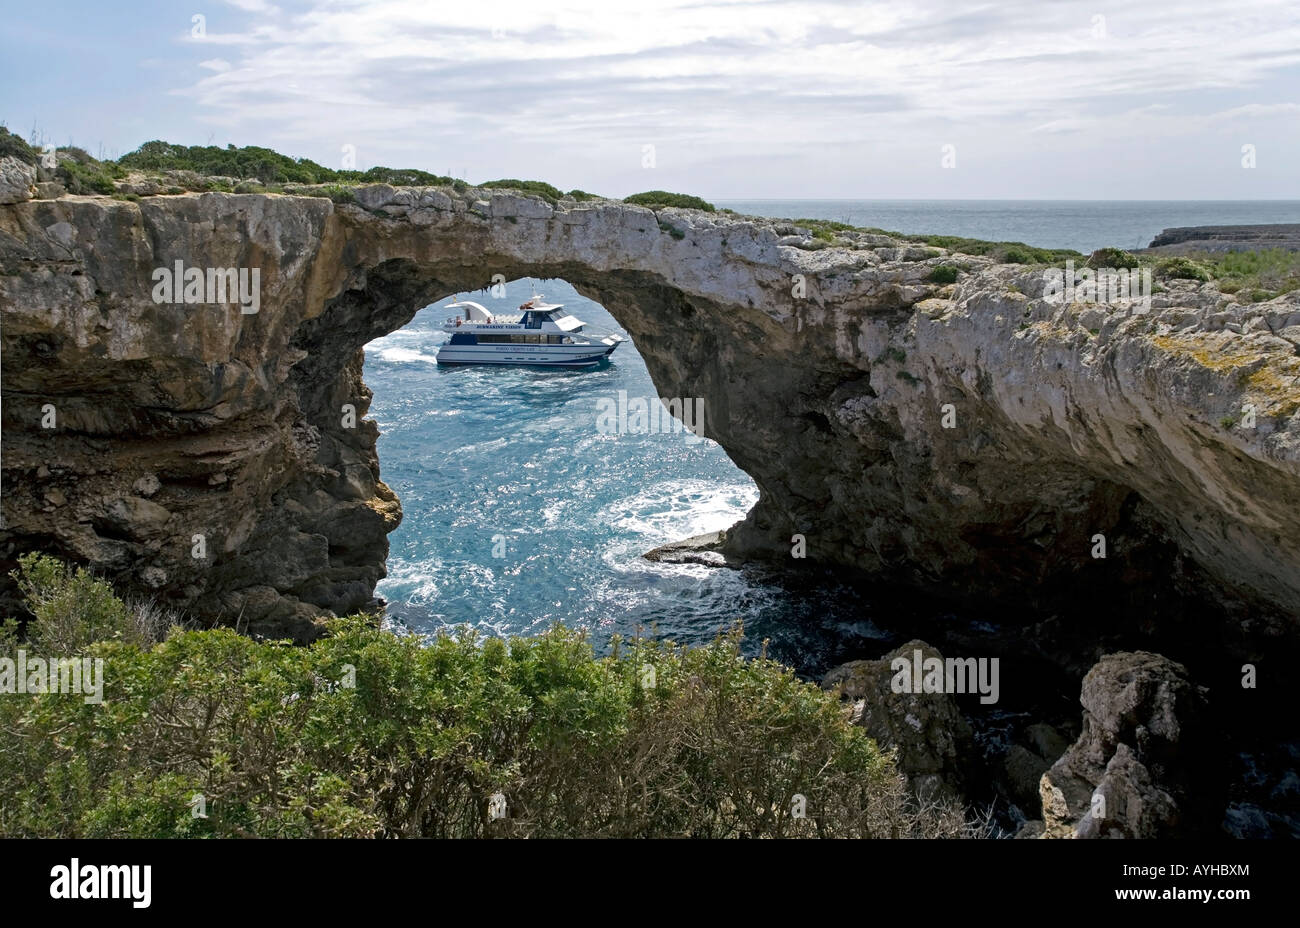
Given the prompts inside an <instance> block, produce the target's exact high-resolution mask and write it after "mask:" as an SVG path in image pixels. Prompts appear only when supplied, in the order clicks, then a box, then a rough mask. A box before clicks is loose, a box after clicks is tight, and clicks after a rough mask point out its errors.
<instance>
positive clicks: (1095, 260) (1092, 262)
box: [1088, 248, 1139, 268]
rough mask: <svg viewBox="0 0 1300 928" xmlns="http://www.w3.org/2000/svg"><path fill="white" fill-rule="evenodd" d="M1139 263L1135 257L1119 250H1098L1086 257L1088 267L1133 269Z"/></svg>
mask: <svg viewBox="0 0 1300 928" xmlns="http://www.w3.org/2000/svg"><path fill="white" fill-rule="evenodd" d="M1138 264H1139V261H1138V259H1137V257H1136V256H1135V255H1131V254H1129V253H1128V252H1127V251H1124V250H1123V249H1121V248H1098V249H1097V250H1096V251H1094V252H1093V253H1092V254H1090V255H1089V256H1088V267H1092V268H1097V267H1113V268H1121V267H1127V268H1134V267H1137V266H1138Z"/></svg>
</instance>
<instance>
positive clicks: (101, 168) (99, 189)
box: [54, 149, 122, 196]
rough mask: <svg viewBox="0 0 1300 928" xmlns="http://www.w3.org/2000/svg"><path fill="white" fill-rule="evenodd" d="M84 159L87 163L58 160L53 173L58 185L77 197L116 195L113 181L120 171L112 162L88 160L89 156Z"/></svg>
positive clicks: (66, 159) (69, 159) (64, 159)
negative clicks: (97, 194) (95, 194)
mask: <svg viewBox="0 0 1300 928" xmlns="http://www.w3.org/2000/svg"><path fill="white" fill-rule="evenodd" d="M60 151H62V149H60ZM83 154H84V152H83ZM86 157H87V158H88V159H89V162H88V163H87V162H82V161H81V160H79V159H77V158H75V157H73V158H61V159H59V164H58V167H57V168H56V169H55V171H54V174H55V177H57V178H58V180H59V183H61V184H63V186H64V187H65V188H66V189H67V191H68V193H71V194H75V195H78V196H83V195H86V194H92V193H100V194H114V193H116V192H117V184H115V183H114V182H113V181H114V178H115V177H119V176H121V174H122V171H121V169H120V168H118V166H117V165H115V164H113V163H112V162H103V163H101V162H98V161H95V160H94V159H93V158H90V156H89V155H87V156H86Z"/></svg>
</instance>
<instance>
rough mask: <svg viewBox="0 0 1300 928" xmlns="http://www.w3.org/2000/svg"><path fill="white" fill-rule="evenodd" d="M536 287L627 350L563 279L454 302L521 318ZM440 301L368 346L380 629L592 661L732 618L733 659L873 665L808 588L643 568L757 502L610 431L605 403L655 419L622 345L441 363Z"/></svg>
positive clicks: (745, 576) (628, 434)
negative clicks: (564, 632) (584, 646)
mask: <svg viewBox="0 0 1300 928" xmlns="http://www.w3.org/2000/svg"><path fill="white" fill-rule="evenodd" d="M533 286H536V288H537V290H538V291H539V292H541V293H543V294H545V296H546V298H547V300H548V302H556V303H562V304H564V306H565V307H566V308H567V309H568V310H569V311H570V312H571V313H572V314H573V315H575V316H577V317H578V318H579V319H581V320H582V321H583V322H584V323H586V324H587V325H588V327H589V328H596V329H601V330H606V331H610V332H618V333H620V334H622V335H623V336H624V338H628V336H627V333H626V332H625V331H624V330H623V329H622V328H621V327H620V326H619V325H618V323H617V322H616V321H615V320H614V319H613V317H612V316H610V314H609V313H608V312H606V311H605V310H604V309H603V308H602V307H601V306H599V305H598V304H596V303H593V302H592V301H590V300H588V299H586V298H584V297H582V296H580V295H579V294H578V293H577V292H576V291H575V290H574V289H573V288H572V287H571V286H570V285H568V284H567V283H565V282H563V281H558V280H548V281H529V280H520V281H513V282H511V283H510V284H508V285H507V286H506V288H505V294H504V296H503V297H501V298H500V299H496V298H494V297H493V296H492V295H491V293H490V292H482V293H477V294H468V295H465V298H467V299H473V300H475V301H477V302H480V303H482V304H484V305H485V306H487V307H488V309H489V310H492V311H497V312H507V311H515V310H516V307H518V305H519V304H520V303H521V302H523V301H524V300H526V299H527V298H528V297H529V296H530V295H531V293H532V288H533ZM453 299H454V295H452V296H450V297H449V298H447V299H444V300H440V301H439V302H438V303H436V304H434V305H432V306H430V307H426V308H425V309H422V310H421V311H420V312H419V313H417V314H416V316H415V318H414V319H413V320H412V321H411V322H410V323H408V324H407V325H406V326H405V327H403V328H402V329H399V330H398V331H396V332H393V333H392V334H390V335H387V336H385V337H383V338H380V339H377V340H376V341H373V342H371V343H370V344H369V345H367V346H366V361H365V379H366V383H367V384H368V385H369V386H370V388H371V389H372V390H373V391H374V402H373V405H372V406H371V410H370V415H371V416H372V417H373V418H374V419H375V420H376V421H377V422H378V423H379V427H380V437H379V444H378V451H379V462H380V469H381V477H382V479H383V480H384V482H385V483H387V484H388V485H389V486H390V487H391V488H392V489H393V490H394V491H395V492H396V493H397V495H398V496H399V497H400V499H401V501H402V510H403V519H402V524H401V525H400V526H399V527H398V529H397V530H396V531H394V532H393V533H392V534H391V535H390V536H389V542H390V545H391V549H390V553H389V557H388V577H387V578H386V579H385V580H383V581H381V582H380V584H379V587H378V593H379V595H380V596H382V597H383V598H384V599H385V600H387V602H388V618H389V620H390V622H391V623H392V624H393V625H394V626H396V627H398V628H399V629H406V630H410V631H413V632H417V633H424V634H428V633H431V632H435V631H437V630H438V629H439V628H444V627H448V626H456V625H470V626H473V627H475V628H477V629H479V630H480V631H482V632H485V633H487V634H497V635H509V634H535V633H537V632H539V631H542V630H544V629H546V628H547V627H548V626H550V625H551V624H552V623H554V622H563V623H564V624H566V625H570V626H583V627H585V628H587V629H589V630H590V633H591V636H592V639H593V641H594V642H595V643H596V644H597V646H598V647H603V646H605V645H606V644H607V643H608V640H609V638H610V636H611V635H614V634H621V635H623V636H630V635H633V634H636V633H637V631H638V629H640V630H641V631H642V633H644V634H655V635H657V636H659V637H665V638H672V639H674V640H676V641H679V642H682V643H689V644H699V643H702V642H705V641H708V640H711V639H712V638H713V637H714V636H715V635H716V634H718V633H719V632H720V631H726V630H727V629H729V628H730V627H732V625H733V624H735V623H737V622H740V623H743V624H744V628H745V635H746V642H747V650H750V651H751V652H752V651H754V650H757V649H758V648H759V647H760V646H761V642H762V640H763V639H764V638H770V639H771V640H772V643H771V645H770V646H769V654H771V655H772V656H774V657H778V658H779V659H783V660H785V661H787V662H788V663H792V664H796V665H797V666H798V667H800V668H801V669H802V670H804V671H805V672H815V671H818V670H821V669H824V668H825V667H827V666H829V665H830V664H831V663H833V662H835V661H836V660H837V659H841V658H842V659H848V657H846V655H848V656H850V657H851V656H858V655H859V654H860V653H861V651H862V649H864V648H865V649H866V650H868V651H871V650H883V646H882V645H880V644H879V642H880V640H881V639H882V633H881V632H880V630H879V628H877V627H876V625H875V624H873V622H872V619H871V615H872V611H871V606H870V604H869V603H866V602H864V601H863V600H862V598H861V596H860V595H859V594H858V593H856V592H855V591H853V590H850V589H848V588H845V587H842V586H841V585H839V584H837V583H835V582H834V581H833V580H832V579H828V578H826V577H824V576H822V575H821V574H818V575H817V576H815V577H812V576H809V577H808V578H806V581H807V582H803V583H798V582H795V583H791V582H789V579H788V578H780V577H774V576H770V575H766V574H764V573H762V572H759V571H747V572H738V571H733V570H729V569H719V568H714V567H707V566H703V565H698V564H661V563H652V562H650V561H647V560H645V559H644V558H643V557H642V556H641V555H642V554H644V553H645V552H646V551H648V550H650V549H651V548H654V547H656V546H658V545H662V544H665V543H667V542H671V541H677V540H680V539H683V538H687V537H689V536H691V535H697V534H701V533H704V532H711V531H716V530H718V529H724V528H727V527H728V526H730V525H732V524H733V523H735V522H736V521H738V520H740V519H741V518H743V517H744V515H745V513H746V512H747V511H748V510H749V508H750V507H751V506H752V505H753V504H754V502H755V501H756V500H757V499H758V490H757V488H756V487H755V486H754V483H753V481H752V480H750V479H749V477H748V476H747V475H746V474H745V473H744V472H743V471H741V470H740V469H739V468H737V467H736V466H735V465H734V464H733V463H732V462H731V460H730V459H729V458H728V457H727V455H726V452H724V451H723V450H722V448H721V447H719V446H718V445H717V444H716V443H714V442H712V441H709V440H701V439H699V438H697V437H696V436H694V435H692V434H690V433H689V432H685V431H683V430H680V429H679V430H677V431H676V433H675V434H674V433H673V431H672V430H666V431H665V430H663V429H659V430H656V431H654V432H648V431H646V432H638V431H636V430H632V429H627V430H611V429H610V428H609V427H608V421H607V420H608V418H609V417H608V414H607V413H608V410H609V409H610V408H611V406H614V407H615V408H617V404H619V403H620V402H622V403H623V404H624V405H630V404H631V403H632V402H633V401H635V400H638V399H644V400H646V401H648V402H649V403H651V404H658V403H659V399H658V393H657V391H656V389H655V387H654V384H653V383H652V382H651V380H650V375H649V372H648V371H647V370H646V366H645V362H644V361H643V360H642V359H641V356H640V354H638V353H637V349H636V345H635V344H633V343H632V342H631V341H630V340H628V341H625V342H624V343H623V344H622V345H621V346H620V347H619V348H618V350H617V351H615V352H614V354H613V357H612V360H611V361H610V362H609V363H608V364H607V365H606V366H604V367H601V368H597V369H593V370H567V371H566V370H548V369H539V368H528V367H511V366H502V367H494V366H465V367H438V366H437V364H436V354H437V349H438V346H439V345H440V344H441V343H442V342H444V341H445V340H446V338H447V336H446V334H445V333H443V332H442V330H441V328H440V327H441V324H442V322H443V320H444V319H446V318H447V317H449V316H454V315H456V311H455V310H448V309H446V308H445V306H446V304H447V303H449V302H452V300H453ZM602 419H603V420H606V421H602ZM650 421H651V422H658V423H659V424H660V425H662V424H663V422H662V417H660V416H656V417H654V419H651V420H650ZM705 431H706V434H707V414H706V418H705ZM795 579H796V580H797V579H798V578H795ZM873 642H875V643H876V644H873Z"/></svg>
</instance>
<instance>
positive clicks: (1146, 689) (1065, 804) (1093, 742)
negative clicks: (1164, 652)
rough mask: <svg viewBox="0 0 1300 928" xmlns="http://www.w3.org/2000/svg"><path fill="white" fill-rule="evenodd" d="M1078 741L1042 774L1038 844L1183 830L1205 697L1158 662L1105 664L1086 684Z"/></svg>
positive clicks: (1125, 655) (1151, 657) (1133, 657)
mask: <svg viewBox="0 0 1300 928" xmlns="http://www.w3.org/2000/svg"><path fill="white" fill-rule="evenodd" d="M1080 702H1082V703H1083V708H1084V712H1083V733H1082V734H1081V735H1080V736H1079V739H1078V740H1077V741H1076V742H1075V743H1074V744H1073V745H1071V747H1070V748H1069V750H1067V751H1066V752H1065V753H1064V754H1063V755H1061V757H1060V759H1058V760H1057V761H1056V763H1054V764H1053V765H1052V767H1051V769H1050V770H1048V771H1047V772H1046V773H1044V774H1043V777H1042V780H1041V782H1040V784H1039V791H1040V794H1041V797H1042V804H1043V805H1042V809H1043V822H1042V824H1043V828H1042V832H1041V836H1042V837H1047V838H1102V837H1107V838H1109V837H1115V838H1158V837H1165V836H1168V835H1170V834H1172V833H1175V832H1176V831H1178V830H1179V829H1180V828H1182V827H1183V826H1184V825H1185V824H1186V823H1185V822H1184V820H1183V809H1184V808H1185V807H1186V806H1187V804H1188V801H1189V799H1199V800H1203V799H1204V798H1205V797H1203V796H1196V795H1195V793H1196V790H1195V789H1194V778H1195V776H1196V771H1197V767H1198V765H1204V764H1205V763H1206V751H1205V748H1206V744H1205V743H1204V741H1203V734H1204V733H1203V732H1202V731H1198V728H1199V727H1200V726H1201V725H1203V716H1204V709H1205V694H1204V692H1203V690H1202V689H1201V688H1200V687H1197V686H1196V685H1195V684H1193V683H1192V681H1191V680H1190V679H1189V678H1188V675H1187V670H1186V668H1184V667H1183V666H1182V665H1181V664H1177V663H1174V662H1173V661H1171V660H1169V659H1168V658H1166V657H1162V656H1161V655H1159V654H1151V653H1148V652H1146V651H1126V652H1121V653H1118V654H1109V655H1107V656H1106V657H1104V658H1102V660H1101V661H1099V662H1098V663H1097V665H1096V666H1095V667H1093V669H1092V670H1090V671H1089V672H1088V674H1087V676H1085V677H1084V679H1083V692H1082V695H1081V696H1080Z"/></svg>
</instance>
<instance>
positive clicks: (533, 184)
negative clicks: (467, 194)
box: [478, 178, 564, 205]
mask: <svg viewBox="0 0 1300 928" xmlns="http://www.w3.org/2000/svg"><path fill="white" fill-rule="evenodd" d="M478 186H480V187H489V188H504V189H507V190H520V191H522V192H524V193H531V194H534V195H536V196H539V197H541V198H542V199H544V200H546V201H547V202H548V203H550V204H552V205H554V204H555V203H556V202H558V201H559V199H560V197H562V196H564V194H563V193H561V192H560V190H559V188H558V187H552V186H551V185H550V184H548V183H546V182H545V181H540V180H514V179H513V178H506V179H504V180H487V181H484V182H483V183H481V184H479V185H478Z"/></svg>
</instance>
